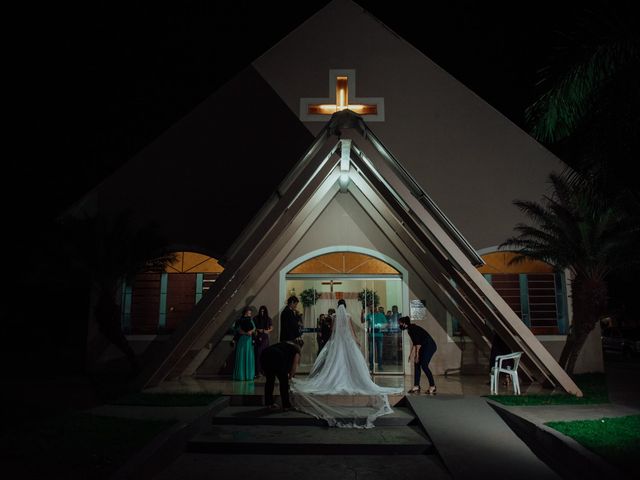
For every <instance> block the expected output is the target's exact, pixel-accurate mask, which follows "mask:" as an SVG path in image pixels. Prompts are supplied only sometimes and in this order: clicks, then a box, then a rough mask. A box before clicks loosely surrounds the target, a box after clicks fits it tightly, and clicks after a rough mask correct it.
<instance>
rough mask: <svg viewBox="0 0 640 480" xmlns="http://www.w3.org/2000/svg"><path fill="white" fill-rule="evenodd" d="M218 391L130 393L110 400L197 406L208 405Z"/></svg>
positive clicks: (148, 404)
mask: <svg viewBox="0 0 640 480" xmlns="http://www.w3.org/2000/svg"><path fill="white" fill-rule="evenodd" d="M219 397H220V394H219V393H145V392H141V393H131V394H128V395H125V396H123V397H120V398H118V399H116V400H114V401H112V402H110V403H111V404H112V405H144V406H151V407H197V406H204V405H209V404H210V403H211V402H213V401H214V400H215V399H216V398H219Z"/></svg>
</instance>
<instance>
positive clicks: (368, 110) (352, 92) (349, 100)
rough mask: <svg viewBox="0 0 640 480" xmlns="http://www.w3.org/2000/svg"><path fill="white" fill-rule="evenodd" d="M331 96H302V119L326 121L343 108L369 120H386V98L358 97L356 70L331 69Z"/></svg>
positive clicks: (305, 120) (304, 120)
mask: <svg viewBox="0 0 640 480" xmlns="http://www.w3.org/2000/svg"><path fill="white" fill-rule="evenodd" d="M329 94H330V97H329V98H301V99H300V120H302V121H303V122H326V121H327V119H328V117H329V116H331V115H333V114H334V113H336V112H339V111H341V110H346V109H349V110H352V111H353V112H355V113H357V114H358V115H362V116H364V118H365V120H366V121H368V122H383V121H384V98H381V97H376V98H357V97H356V71H355V70H329Z"/></svg>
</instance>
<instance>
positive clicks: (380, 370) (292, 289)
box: [286, 276, 404, 374]
mask: <svg viewBox="0 0 640 480" xmlns="http://www.w3.org/2000/svg"><path fill="white" fill-rule="evenodd" d="M286 292H287V297H288V296H290V295H295V296H297V297H298V298H299V300H300V304H299V306H298V310H299V311H300V313H301V314H302V315H301V330H302V339H303V340H304V347H303V348H302V357H301V360H300V368H299V371H300V372H301V373H308V372H309V371H310V370H311V367H312V366H313V363H314V362H315V359H316V357H317V355H318V353H319V352H320V350H321V349H322V348H323V347H324V345H325V344H326V342H327V341H328V340H329V339H330V335H331V325H330V324H331V314H332V313H335V309H336V308H337V303H338V300H340V299H344V300H345V303H346V307H347V312H348V313H349V314H350V315H351V319H352V322H353V326H354V331H355V333H356V337H357V338H358V343H359V344H360V348H361V350H362V354H363V355H364V357H365V359H366V361H367V363H368V365H369V369H370V371H371V372H372V373H374V374H387V373H389V374H402V373H403V372H404V370H403V367H404V365H403V360H402V359H403V355H402V332H401V330H400V329H399V327H398V318H400V317H401V316H402V312H401V307H399V306H402V281H401V279H400V278H383V279H376V278H352V277H329V276H326V277H324V278H317V277H302V276H296V277H289V278H287V284H286Z"/></svg>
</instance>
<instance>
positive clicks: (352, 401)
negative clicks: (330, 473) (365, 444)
mask: <svg viewBox="0 0 640 480" xmlns="http://www.w3.org/2000/svg"><path fill="white" fill-rule="evenodd" d="M402 392H403V390H402V388H390V387H381V386H379V385H377V384H375V383H374V382H373V380H371V376H370V374H369V368H368V367H367V363H366V361H365V358H364V356H363V354H362V351H361V350H360V348H359V346H358V344H357V342H356V339H355V337H354V334H353V326H352V324H351V316H350V315H349V314H348V313H347V311H346V308H345V306H344V305H343V304H339V305H338V310H337V312H336V318H335V322H334V326H333V332H332V334H331V338H330V340H329V341H328V342H327V343H326V345H325V346H324V348H323V349H322V350H321V351H320V354H319V355H318V358H317V359H316V361H315V363H314V364H313V367H312V369H311V372H310V373H309V376H308V377H307V378H306V379H297V378H296V379H293V385H292V394H293V402H294V405H295V406H296V408H297V409H298V410H300V411H303V412H305V413H308V414H310V415H312V416H314V417H316V418H321V419H324V420H326V421H327V423H328V424H329V426H336V427H351V428H371V427H373V426H374V424H373V422H374V421H375V419H376V418H378V417H380V416H382V415H387V414H389V413H392V412H393V410H392V409H391V406H390V405H389V399H388V395H389V394H399V393H402Z"/></svg>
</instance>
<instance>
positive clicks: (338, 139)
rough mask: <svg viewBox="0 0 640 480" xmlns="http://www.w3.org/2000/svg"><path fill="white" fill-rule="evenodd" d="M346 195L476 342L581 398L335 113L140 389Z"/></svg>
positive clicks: (435, 216)
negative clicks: (494, 339) (509, 354)
mask: <svg viewBox="0 0 640 480" xmlns="http://www.w3.org/2000/svg"><path fill="white" fill-rule="evenodd" d="M339 191H348V192H349V193H350V194H351V195H353V197H354V198H355V199H356V201H358V202H359V203H360V204H361V205H362V206H363V207H365V210H367V211H368V212H369V215H370V217H371V218H372V219H373V220H374V222H376V223H377V224H378V226H379V227H380V228H384V229H387V230H388V229H390V231H391V232H393V235H390V238H392V241H393V242H394V243H395V245H396V247H397V248H398V250H399V251H400V252H402V253H403V255H407V257H409V256H410V257H411V258H410V260H411V261H412V262H414V264H413V265H414V267H415V269H416V271H417V272H418V274H419V275H420V277H421V280H422V281H423V282H424V283H425V284H426V285H427V286H428V287H429V289H430V290H431V291H432V293H433V294H434V295H435V297H436V298H437V299H438V300H439V301H440V302H441V303H442V304H443V305H444V306H445V307H446V308H447V310H448V311H450V312H451V313H452V314H455V316H456V317H458V318H459V319H460V320H461V321H462V322H463V325H464V327H465V330H466V332H467V333H468V334H469V335H470V336H471V337H472V338H473V340H474V341H475V342H476V344H478V345H480V346H481V347H482V346H488V339H489V338H491V329H494V330H495V331H496V332H497V333H498V334H499V335H500V336H501V337H502V338H503V339H504V340H505V342H506V343H507V345H508V346H509V347H510V348H511V349H512V350H513V351H522V352H523V357H522V363H521V365H522V367H523V369H524V371H525V373H526V374H527V375H529V376H530V377H532V378H535V379H537V380H539V381H542V382H548V383H551V384H553V385H556V386H560V387H562V388H564V389H565V390H566V391H567V392H569V393H572V394H576V395H581V392H580V390H579V389H578V387H577V386H576V385H575V383H574V382H573V381H572V380H571V379H570V377H569V376H568V375H567V374H566V373H565V372H564V370H563V369H562V368H561V367H560V366H559V365H558V363H557V362H556V361H555V360H554V359H553V357H552V356H551V354H550V353H549V352H548V351H547V350H546V349H545V348H544V347H543V346H542V344H541V343H540V342H539V341H538V340H537V338H536V337H535V336H534V335H533V334H532V333H531V331H530V330H529V329H528V328H527V327H526V325H524V324H523V322H522V321H521V320H520V318H518V316H517V315H516V314H515V313H514V312H513V311H512V310H511V308H510V307H509V306H508V305H507V304H506V302H505V301H504V300H503V299H502V298H501V297H500V296H499V295H498V294H497V293H496V292H495V290H494V289H493V288H492V287H491V285H489V284H488V283H487V282H486V280H485V279H484V277H483V276H482V275H481V274H480V273H479V272H478V270H477V269H476V268H475V265H477V264H478V263H481V262H482V260H481V259H480V257H478V255H477V253H476V252H475V250H474V249H473V248H472V247H471V246H470V245H469V244H468V242H467V241H466V239H465V238H464V237H463V236H462V235H461V234H460V232H459V231H458V230H457V229H456V228H455V226H454V225H453V224H452V223H451V222H450V221H449V219H448V218H447V217H446V216H445V215H444V214H443V212H442V211H441V210H440V209H439V208H438V207H437V205H436V204H435V203H434V202H433V200H432V199H431V198H430V197H429V196H428V195H427V194H426V192H424V190H423V189H422V188H421V187H420V186H419V185H418V184H417V183H416V181H415V180H414V179H413V177H412V176H411V175H410V174H409V173H408V172H407V171H406V169H405V168H404V167H403V165H402V164H401V163H400V162H399V161H398V160H397V159H396V158H395V157H394V156H393V155H392V154H391V153H390V152H389V150H388V149H386V148H385V146H384V145H383V144H382V142H381V141H380V140H379V139H378V138H377V137H376V136H375V135H374V134H373V132H372V131H371V129H369V128H368V127H367V125H366V124H365V123H364V121H363V120H362V118H361V117H359V116H358V115H356V114H354V113H352V112H351V111H349V110H345V111H342V112H339V113H336V114H334V116H333V117H332V119H331V121H330V122H329V123H328V124H327V125H325V127H324V128H323V129H322V130H321V132H320V133H319V134H318V136H317V137H316V139H315V141H314V142H313V143H312V145H311V147H310V148H309V149H308V151H307V152H306V153H305V155H304V156H303V157H302V158H301V159H300V160H299V162H298V163H297V164H296V165H295V167H294V169H293V170H292V171H291V172H290V174H289V175H288V176H287V178H285V180H284V181H283V182H282V183H281V184H280V186H279V188H278V189H277V191H276V193H275V194H274V195H273V196H272V197H271V199H270V200H269V201H268V202H267V203H266V204H265V206H264V208H263V209H262V210H261V211H260V212H259V213H258V214H257V215H256V217H254V219H253V221H252V222H251V223H250V224H249V226H248V227H247V228H246V229H245V231H244V232H243V234H242V235H241V236H240V239H241V241H239V242H237V243H236V244H235V246H234V247H233V248H232V250H231V251H230V252H228V256H227V265H226V268H225V271H224V272H223V273H222V274H221V275H220V277H219V278H218V280H217V281H216V282H215V283H214V285H213V286H212V288H211V289H210V290H209V292H208V293H207V294H206V295H205V296H204V297H203V299H202V300H201V301H200V303H198V305H197V306H196V308H195V310H194V312H193V314H192V316H191V318H190V319H189V320H188V321H186V322H184V323H183V324H182V325H181V326H180V327H179V329H178V330H177V331H176V332H175V333H174V334H173V336H172V338H171V339H170V341H168V342H165V346H166V348H167V351H164V352H161V351H157V352H156V360H157V361H156V362H148V363H147V368H148V369H149V370H148V371H147V373H148V374H150V375H149V376H148V377H147V378H149V381H148V382H147V385H154V384H157V383H159V382H160V381H162V380H163V379H164V378H166V377H167V376H168V375H169V374H170V373H171V372H172V371H174V373H175V371H176V370H177V371H178V372H187V373H190V372H193V371H195V369H196V368H197V366H198V365H199V364H200V363H201V362H202V361H203V360H204V355H206V354H207V353H208V352H209V350H208V349H207V348H206V347H207V344H208V343H210V342H212V343H213V345H217V344H218V343H219V341H220V340H221V339H222V336H223V335H224V334H225V332H226V331H227V328H228V318H229V315H230V313H231V312H232V311H233V308H234V307H235V303H234V299H237V298H245V296H246V294H247V293H248V290H247V289H249V288H251V287H252V286H254V285H255V284H256V283H260V281H261V279H262V281H264V279H266V278H267V277H268V275H270V274H271V273H272V272H269V271H265V266H266V265H267V264H273V263H274V262H276V263H277V260H278V258H280V259H283V258H284V257H285V256H286V254H287V253H288V251H290V250H291V248H292V247H293V245H295V243H296V242H297V241H298V240H299V239H300V238H301V236H303V235H304V234H305V232H306V231H307V230H308V229H309V227H310V225H311V224H312V223H313V221H314V220H315V219H316V218H317V217H318V215H319V214H320V213H321V212H322V210H323V209H324V207H325V206H326V205H327V204H328V202H329V201H330V200H331V199H332V198H333V197H334V196H335V195H336V194H337V193H338V192H339Z"/></svg>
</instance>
